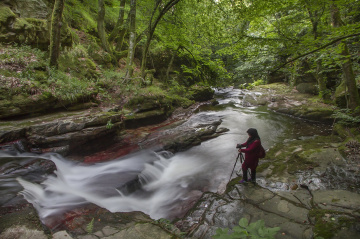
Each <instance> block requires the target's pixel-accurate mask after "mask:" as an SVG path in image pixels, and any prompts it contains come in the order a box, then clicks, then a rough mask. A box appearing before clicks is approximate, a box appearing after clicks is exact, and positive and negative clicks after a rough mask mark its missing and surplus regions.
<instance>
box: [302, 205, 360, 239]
mask: <svg viewBox="0 0 360 239" xmlns="http://www.w3.org/2000/svg"><path fill="white" fill-rule="evenodd" d="M309 217H312V218H314V220H315V227H314V234H315V236H318V237H323V238H324V239H330V238H333V237H334V235H335V232H337V231H339V230H340V229H341V228H342V227H350V226H351V225H352V224H353V223H354V222H356V219H354V218H353V217H349V216H347V215H345V214H342V213H340V212H338V211H333V210H327V209H312V210H310V211H309Z"/></svg>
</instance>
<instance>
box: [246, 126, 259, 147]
mask: <svg viewBox="0 0 360 239" xmlns="http://www.w3.org/2000/svg"><path fill="white" fill-rule="evenodd" d="M246 133H248V134H249V135H250V137H249V138H248V140H247V141H246V144H247V145H249V144H251V143H252V142H254V141H255V140H260V136H259V134H258V132H257V130H256V129H254V128H250V129H248V130H247V131H246Z"/></svg>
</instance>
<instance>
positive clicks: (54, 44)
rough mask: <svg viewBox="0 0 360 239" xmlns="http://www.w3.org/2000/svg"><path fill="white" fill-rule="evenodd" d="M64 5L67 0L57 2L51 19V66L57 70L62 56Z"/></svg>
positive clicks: (57, 0) (56, 0)
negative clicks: (61, 41)
mask: <svg viewBox="0 0 360 239" xmlns="http://www.w3.org/2000/svg"><path fill="white" fill-rule="evenodd" d="M64 4H65V0H55V3H54V9H53V12H52V17H51V32H50V66H52V67H55V68H57V67H58V58H59V55H60V40H61V26H62V13H63V10H64Z"/></svg>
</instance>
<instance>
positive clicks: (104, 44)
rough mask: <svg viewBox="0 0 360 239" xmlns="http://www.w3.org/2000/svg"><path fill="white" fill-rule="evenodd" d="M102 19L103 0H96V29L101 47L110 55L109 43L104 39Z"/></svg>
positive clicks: (103, 16) (103, 11)
mask: <svg viewBox="0 0 360 239" xmlns="http://www.w3.org/2000/svg"><path fill="white" fill-rule="evenodd" d="M104 18H105V3H104V0H98V19H97V29H98V33H99V37H100V41H101V45H102V47H103V48H104V50H105V51H106V52H108V53H110V54H112V51H111V48H110V45H109V42H108V40H107V37H106V32H105V25H104Z"/></svg>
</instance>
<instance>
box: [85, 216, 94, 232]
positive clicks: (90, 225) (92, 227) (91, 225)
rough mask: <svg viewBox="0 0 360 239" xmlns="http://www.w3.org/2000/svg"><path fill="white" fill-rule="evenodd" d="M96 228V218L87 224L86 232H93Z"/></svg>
mask: <svg viewBox="0 0 360 239" xmlns="http://www.w3.org/2000/svg"><path fill="white" fill-rule="evenodd" d="M93 230H94V218H93V219H91V221H90V222H89V223H88V224H87V225H86V232H87V233H89V234H91V233H92V232H93Z"/></svg>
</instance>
